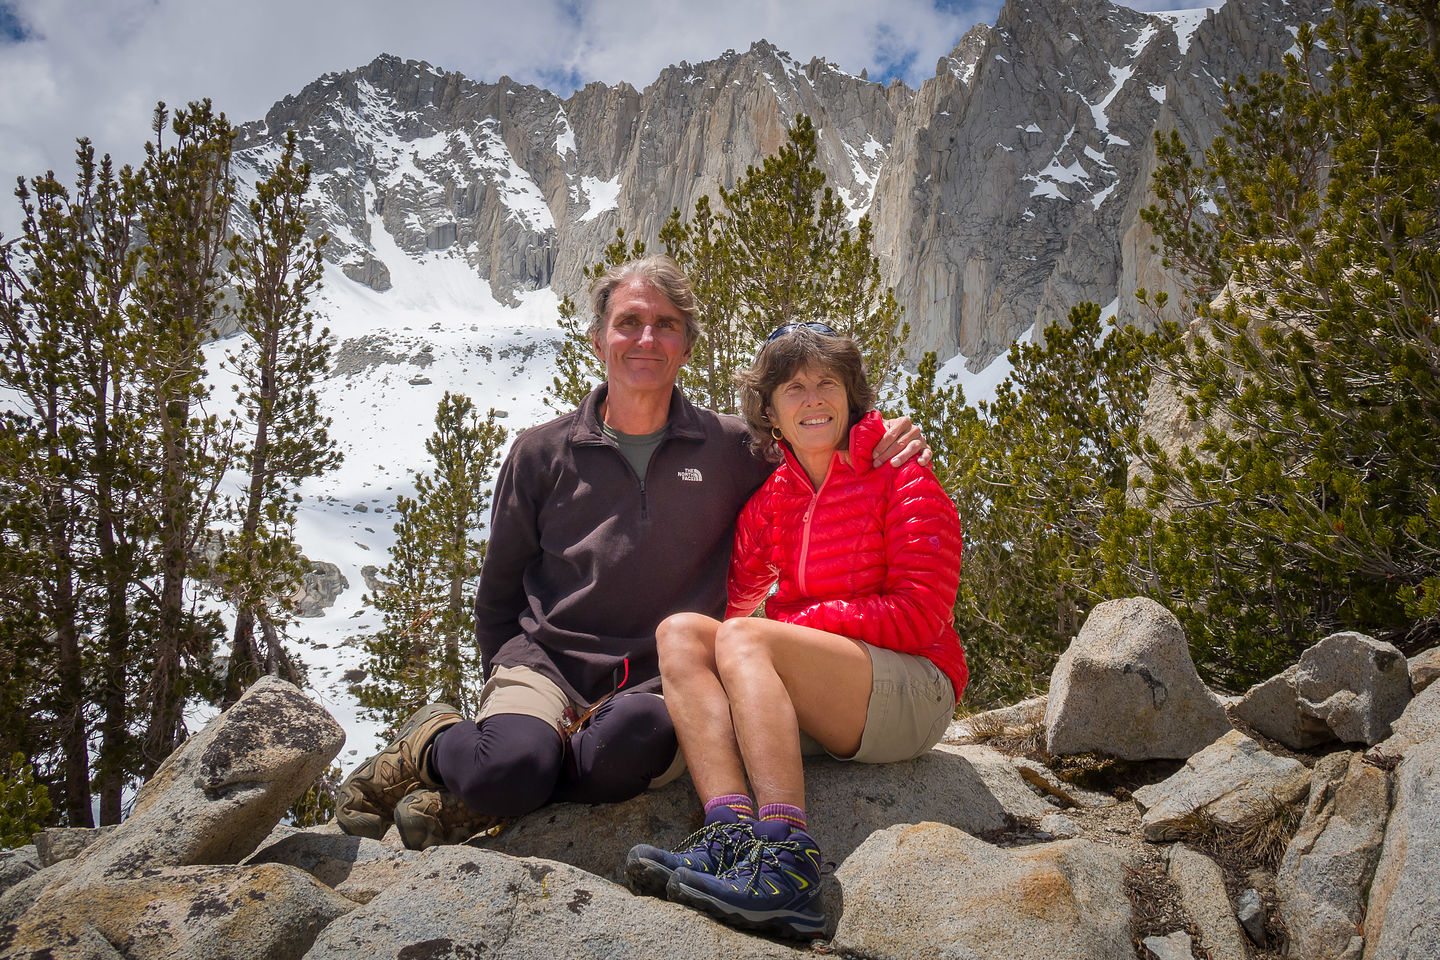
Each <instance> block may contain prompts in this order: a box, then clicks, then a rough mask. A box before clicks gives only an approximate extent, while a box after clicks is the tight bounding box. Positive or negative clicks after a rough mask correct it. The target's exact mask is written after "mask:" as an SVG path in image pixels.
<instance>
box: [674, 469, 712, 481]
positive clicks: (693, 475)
mask: <svg viewBox="0 0 1440 960" xmlns="http://www.w3.org/2000/svg"><path fill="white" fill-rule="evenodd" d="M675 476H677V477H679V478H680V479H681V480H688V481H690V482H691V483H699V482H700V481H701V480H704V479H705V478H704V477H702V476H700V471H699V470H697V469H696V468H695V467H686V468H685V469H684V470H681V471H678V472H677V473H676V474H675Z"/></svg>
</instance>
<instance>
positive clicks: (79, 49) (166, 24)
mask: <svg viewBox="0 0 1440 960" xmlns="http://www.w3.org/2000/svg"><path fill="white" fill-rule="evenodd" d="M0 3H3V4H4V6H5V7H7V9H8V10H9V11H10V12H12V13H13V16H14V18H15V20H16V21H18V23H19V24H20V25H21V26H22V28H23V30H24V32H25V38H24V39H23V40H21V41H20V42H10V43H6V42H4V41H0V77H4V78H5V79H4V88H3V96H0V188H3V190H4V192H5V193H6V194H8V193H9V190H10V186H11V185H12V184H13V183H14V182H15V178H16V176H18V175H21V174H24V175H26V176H30V175H33V174H36V173H39V172H42V171H43V170H45V169H47V168H53V169H55V170H56V172H57V173H60V174H61V175H62V177H64V178H68V176H69V172H70V170H71V169H72V161H71V157H72V154H73V149H74V141H75V138H76V137H79V136H87V137H89V138H91V139H92V140H93V141H94V142H95V144H96V147H97V149H98V150H99V151H100V152H102V153H103V152H110V153H112V154H114V155H115V157H116V159H117V160H120V161H122V162H137V161H138V160H139V158H140V156H141V145H142V144H143V142H144V141H145V139H146V137H147V135H148V131H149V122H150V115H151V111H152V110H153V108H154V106H155V103H156V101H157V100H164V101H165V102H166V103H168V104H170V105H171V106H172V107H173V106H183V105H184V104H185V103H187V102H189V101H191V100H196V99H200V98H202V97H209V98H211V100H212V101H213V102H214V104H215V106H216V107H217V108H218V109H220V110H223V111H225V113H226V114H227V115H228V116H229V117H230V118H231V119H232V120H234V121H236V122H243V121H248V120H253V119H256V118H259V117H261V116H263V115H264V113H265V111H266V110H267V109H268V108H269V107H270V105H271V104H272V103H274V102H275V101H276V100H278V99H280V98H282V97H284V96H285V95H287V94H291V93H296V92H298V91H299V90H300V89H301V88H303V87H304V86H305V85H306V84H307V83H309V82H310V81H312V80H314V79H316V78H317V77H319V76H321V75H322V74H324V73H327V72H332V71H340V70H348V69H352V68H354V67H358V66H361V65H363V64H366V63H368V62H369V61H371V60H372V59H374V58H375V57H376V56H377V55H378V54H380V53H392V54H395V55H397V56H399V57H402V58H407V59H409V58H413V59H417V60H426V61H428V62H430V63H432V64H434V65H435V66H437V67H440V68H443V69H446V70H458V71H459V72H461V73H463V74H465V75H466V76H469V77H471V78H473V79H476V80H490V81H493V80H495V79H498V78H499V77H500V76H502V75H508V76H511V77H513V78H515V79H517V80H520V81H522V82H526V83H535V84H537V85H540V86H549V87H550V89H552V90H554V92H556V93H558V94H560V95H561V96H567V95H568V94H569V93H570V92H571V91H570V89H569V88H566V87H565V86H564V85H563V84H562V83H560V82H557V81H556V80H555V78H557V77H565V78H570V79H571V80H572V81H575V82H578V83H581V84H583V83H585V82H588V81H590V80H600V81H603V82H605V83H616V82H618V81H621V80H625V81H628V82H630V83H632V84H634V85H635V86H636V87H637V88H643V87H644V86H645V85H646V84H648V83H650V82H651V81H653V80H654V79H655V77H656V76H657V75H658V73H659V71H660V70H661V69H663V68H664V67H665V66H666V65H668V64H671V63H679V62H680V61H681V60H689V61H691V62H697V61H702V60H708V59H712V58H714V57H717V56H719V55H720V54H721V53H723V52H724V51H725V50H726V49H727V48H734V49H737V50H744V49H746V48H748V47H749V45H750V44H751V43H752V42H754V41H756V40H760V39H762V38H763V39H766V40H769V41H770V42H772V43H774V44H775V45H776V46H778V47H780V48H781V49H783V50H788V51H789V52H790V53H791V54H793V55H794V56H795V57H796V58H798V59H800V60H802V61H804V60H809V59H810V58H811V57H812V56H821V57H825V58H826V59H828V60H831V61H832V62H835V63H838V64H839V65H840V66H841V67H842V68H843V69H845V70H848V71H851V72H854V73H859V72H860V70H861V69H869V70H870V73H871V75H872V77H874V78H875V79H883V78H882V77H879V76H878V75H877V68H878V67H880V66H881V65H882V64H886V63H895V62H903V61H905V60H906V58H907V57H908V58H909V62H910V65H911V71H910V75H909V76H908V77H907V79H908V80H909V81H910V82H911V83H912V85H913V84H916V83H918V82H919V81H920V80H922V79H924V78H925V77H927V76H929V75H930V73H931V71H932V70H933V67H934V63H935V61H936V60H937V59H938V58H939V57H941V56H943V55H944V54H946V53H948V52H949V51H950V49H951V48H952V47H953V45H954V43H955V42H956V41H957V40H958V39H959V37H960V36H961V35H962V34H963V33H964V32H965V30H967V29H969V27H971V26H973V25H974V24H975V23H976V22H978V21H980V20H987V21H991V22H993V20H994V14H995V11H996V9H998V6H999V4H998V2H997V0H965V2H962V3H960V4H946V5H945V6H946V7H947V9H946V10H945V11H944V12H942V11H940V10H937V9H936V8H935V5H934V4H933V3H932V2H931V0H890V2H887V3H884V4H877V3H874V2H873V0H791V2H788V3H781V2H777V0H735V2H732V3H729V4H720V3H715V2H713V0H704V2H695V3H677V2H675V0H587V2H577V0H525V2H522V3H514V2H503V3H502V2H500V0H478V2H477V0H470V2H466V0H423V2H421V0H416V2H412V3H409V4H401V3H395V2H394V0H344V2H342V0H299V2H297V0H247V2H245V3H238V4H237V3H231V2H224V3H222V2H218V0H105V2H102V3H96V2H94V0H10V2H4V0H0ZM547 81H549V82H548V83H547ZM17 219H18V211H17V209H16V205H15V203H14V202H13V201H11V200H0V231H3V232H4V233H5V234H7V235H13V231H14V227H15V224H16V223H17Z"/></svg>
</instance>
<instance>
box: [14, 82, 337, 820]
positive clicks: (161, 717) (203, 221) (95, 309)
mask: <svg viewBox="0 0 1440 960" xmlns="http://www.w3.org/2000/svg"><path fill="white" fill-rule="evenodd" d="M154 130H155V138H154V140H153V141H152V142H151V143H149V144H147V146H146V159H145V162H144V164H143V165H142V166H141V167H140V169H138V170H132V169H130V168H128V167H127V168H124V169H122V170H119V171H118V172H117V171H116V170H115V169H114V168H113V166H112V165H111V163H110V160H109V158H108V157H107V158H104V159H102V160H99V161H97V160H96V158H95V156H94V152H93V149H92V148H91V146H90V144H89V143H88V142H87V141H84V140H81V141H80V142H79V147H78V149H77V151H76V177H75V182H74V186H73V189H67V188H66V187H65V186H63V185H62V184H61V183H60V182H59V181H58V180H57V178H56V177H55V176H54V175H53V174H46V175H45V176H43V177H36V178H33V179H31V180H30V181H29V182H28V183H27V182H25V181H22V182H21V183H20V185H19V187H18V188H17V190H16V196H17V198H18V199H19V202H20V205H21V211H22V220H21V231H20V234H19V236H17V237H16V238H15V239H13V240H10V241H8V242H4V243H0V387H3V388H5V394H6V402H5V409H4V410H3V411H0V667H3V668H4V670H5V675H6V676H7V677H8V678H9V679H8V682H7V684H6V685H5V687H4V688H3V689H4V696H3V697H0V715H3V720H0V750H3V753H0V756H3V755H9V753H11V752H13V751H14V750H15V749H23V750H24V751H25V752H26V754H27V756H28V757H29V759H30V761H31V763H32V764H33V769H34V770H35V771H36V774H35V775H36V776H37V777H38V778H39V779H40V780H41V781H42V782H45V783H47V784H50V785H53V787H54V789H53V790H52V791H51V792H52V794H53V795H55V796H56V806H57V807H58V809H57V810H55V811H54V815H56V816H58V817H59V818H60V819H62V820H63V821H64V822H65V823H67V824H68V825H70V826H88V825H91V824H92V814H91V809H92V807H91V803H92V791H94V792H97V793H98V794H99V800H100V804H99V806H100V819H101V822H102V823H117V822H119V820H120V816H121V799H122V796H123V792H124V790H125V788H126V786H127V785H128V784H131V783H133V782H134V781H135V780H136V779H138V778H143V777H145V776H148V775H149V773H151V772H152V771H153V770H154V769H155V767H156V766H157V765H158V764H159V762H160V761H161V760H163V759H164V757H165V756H167V755H168V754H169V752H170V751H171V750H172V749H173V748H174V746H175V745H176V744H177V743H178V740H179V738H180V737H182V736H183V734H184V728H183V725H182V722H181V716H182V712H183V707H184V704H185V703H186V701H188V700H192V699H204V700H213V699H214V698H215V697H216V695H217V694H218V688H217V686H216V684H215V682H214V680H213V677H212V675H211V673H210V671H209V662H210V659H211V655H212V648H213V643H214V640H215V638H216V637H217V635H218V632H219V631H218V625H219V621H218V617H216V616H215V615H214V614H204V613H201V612H200V611H198V609H197V605H196V604H197V587H198V584H199V578H200V577H201V576H203V575H206V574H208V573H210V572H211V571H209V570H207V569H206V568H205V567H206V564H205V562H204V561H205V557H206V553H207V550H208V549H209V548H210V547H211V546H212V544H213V542H214V539H215V536H216V534H215V532H214V527H215V522H216V521H217V520H219V519H221V517H220V515H219V510H218V508H219V506H220V484H221V481H222V477H223V476H224V474H225V472H226V471H227V470H228V469H229V468H230V466H231V464H232V463H234V462H235V461H234V456H235V454H236V450H235V447H234V445H233V443H232V433H233V431H234V429H235V428H236V425H235V424H222V423H221V422H220V421H219V419H218V418H217V417H216V416H214V415H213V414H212V413H209V412H207V410H206V409H205V407H206V404H207V401H208V399H209V398H208V396H207V391H206V388H205V386H204V367H203V355H202V352H201V346H202V343H203V341H204V340H205V339H206V337H207V336H208V335H209V331H210V329H211V328H212V326H213V325H214V324H215V323H216V322H217V321H218V320H220V319H221V318H222V317H224V315H225V314H226V313H227V312H228V311H229V309H230V307H229V306H227V300H226V295H227V294H226V286H227V283H233V284H234V293H235V295H236V296H237V297H238V301H239V303H240V313H241V321H242V324H254V323H258V322H260V318H261V317H262V315H263V314H265V312H266V309H267V307H265V306H264V305H263V303H262V301H263V299H264V298H265V297H270V298H271V300H272V301H273V302H281V301H283V303H284V304H285V306H284V308H283V309H282V310H281V311H280V313H279V314H276V315H277V316H279V315H281V314H283V315H284V317H286V318H287V319H286V322H289V323H291V324H294V325H296V329H304V328H305V324H308V323H309V317H308V315H307V314H306V313H305V309H304V299H305V297H306V296H308V294H309V293H310V292H311V291H313V289H314V286H315V282H316V281H317V280H318V273H315V271H317V270H318V259H316V258H315V256H314V250H313V248H310V247H308V246H307V243H308V242H307V241H304V240H303V221H301V225H300V226H299V227H298V231H300V232H298V233H297V227H296V224H295V222H294V220H295V218H297V217H299V216H300V213H299V208H298V202H299V196H300V193H301V192H303V184H301V183H300V181H299V180H298V179H297V177H298V176H299V170H298V168H296V167H294V165H293V163H289V162H288V161H287V167H288V169H287V170H282V171H281V172H279V173H277V174H276V177H274V178H272V179H271V181H267V183H268V184H269V186H267V185H266V184H262V191H261V201H260V204H259V206H258V208H257V209H258V210H259V214H257V221H259V222H258V223H257V226H256V230H257V231H258V233H256V234H254V235H253V236H252V239H250V240H241V239H234V240H233V242H231V243H230V249H229V251H228V254H229V256H230V259H231V261H232V268H233V269H232V272H230V273H228V274H227V273H226V272H224V271H222V269H221V266H222V261H223V260H224V259H225V254H226V253H227V251H226V249H225V248H226V243H227V240H230V239H231V224H232V217H233V215H234V213H235V211H234V209H233V203H232V200H233V196H234V190H235V183H234V178H233V176H232V175H231V174H230V171H229V157H230V148H231V143H232V141H233V137H234V129H233V128H232V127H231V126H230V125H229V123H228V122H227V121H226V120H225V118H224V116H223V115H216V114H215V113H214V112H213V111H212V110H211V107H210V105H209V103H208V102H204V103H196V104H191V105H190V106H189V108H188V109H186V110H181V111H178V112H176V114H175V115H174V117H173V120H172V119H171V118H170V116H169V114H168V112H167V111H166V110H165V109H164V105H163V104H162V105H161V106H160V107H159V108H158V109H157V110H156V113H155V127H154ZM286 177H289V178H290V179H289V180H288V181H286V182H285V183H283V184H282V183H280V181H281V180H284V179H285V178H286ZM281 237H285V238H288V239H287V240H285V241H284V242H285V243H288V244H289V245H290V246H289V248H288V249H289V250H290V254H287V255H293V256H292V259H291V260H290V261H289V263H290V264H291V267H290V268H282V269H281V271H280V273H279V274H274V273H273V271H272V272H271V273H266V271H269V270H270V269H271V267H273V266H274V265H275V264H276V263H284V262H285V256H287V255H276V254H274V253H273V251H272V250H271V246H274V245H278V243H279V238H281ZM285 269H292V270H293V271H294V272H292V273H290V274H289V275H286V274H285V272H284V271H285ZM270 276H280V277H281V278H282V282H281V283H280V284H278V285H277V284H275V283H271V284H270V285H269V286H268V287H267V286H266V278H267V277H270ZM287 283H288V286H284V284H287ZM267 291H268V292H267ZM277 298H278V299H277ZM287 311H288V312H287ZM305 336H308V337H311V341H310V345H309V346H308V347H306V350H308V351H309V353H308V356H309V357H310V362H311V363H312V364H313V363H317V362H318V363H320V364H321V366H320V367H316V368H315V369H320V368H323V356H322V355H323V353H324V351H325V350H327V349H328V343H327V344H321V343H319V341H318V340H316V339H315V338H314V337H313V335H312V334H311V333H307V334H305ZM321 339H323V337H322V338H321ZM284 343H285V341H284V338H283V335H282V338H281V344H282V345H281V348H280V350H279V351H278V355H279V356H282V357H283V356H285V355H286V354H285V351H286V350H287V349H290V348H288V347H286V346H284ZM253 369H254V370H255V371H257V372H258V371H260V365H259V364H258V363H257V364H256V365H255V366H254V368H253ZM265 376H272V377H273V378H274V383H273V384H272V387H273V389H274V391H275V395H276V396H278V397H283V398H290V397H295V396H299V392H298V391H299V390H300V388H299V387H298V386H292V385H291V384H290V383H288V382H287V381H286V378H288V377H292V376H298V373H297V371H296V370H295V369H294V367H293V365H292V366H286V365H285V364H284V363H280V364H278V365H277V366H275V368H274V370H273V371H271V373H269V374H261V379H263V378H264V377H265ZM258 396H259V394H258V392H257V393H254V394H253V396H252V395H247V398H246V399H244V400H243V401H242V409H245V410H249V409H252V408H254V407H258V405H259V402H260V401H259V400H258V399H256V398H258ZM287 402H289V401H287ZM309 404H310V406H309V408H308V409H309V410H310V411H311V412H312V413H313V400H312V401H309ZM282 406H283V404H282ZM299 407H300V408H304V407H305V404H304V403H303V402H301V403H300V404H299ZM310 422H313V421H304V420H302V419H297V418H296V416H295V415H294V414H293V413H281V414H277V415H275V417H274V418H272V421H271V430H272V437H273V431H274V430H276V429H278V430H280V431H282V432H285V433H289V432H290V431H292V430H296V429H299V430H301V431H302V433H303V432H304V431H305V430H307V429H308V427H306V426H305V424H306V423H310ZM309 439H310V440H312V441H313V440H315V439H316V438H314V437H311V438H309ZM320 439H321V440H323V433H322V434H321V437H320ZM289 444H290V441H289V440H288V439H287V440H284V441H281V442H279V443H278V444H276V443H273V442H272V444H271V448H270V449H271V450H272V453H271V455H270V457H269V459H268V461H267V462H268V466H266V467H264V469H263V472H264V473H265V475H266V476H267V477H268V478H269V479H267V480H266V484H268V486H265V487H264V488H263V489H264V491H266V492H265V496H266V497H271V498H273V499H272V500H269V501H266V500H264V499H263V498H262V502H261V509H260V518H261V520H262V521H263V523H262V524H261V526H262V527H263V526H264V525H265V524H270V526H269V528H267V529H266V531H265V536H266V537H267V538H269V540H268V541H266V542H272V541H274V540H275V539H276V538H277V537H278V536H279V531H280V529H282V528H284V527H285V525H286V521H285V519H284V518H285V517H286V516H288V514H287V513H286V511H287V510H288V509H290V508H289V507H288V504H287V505H286V506H276V505H275V504H278V503H280V501H281V500H282V499H283V497H284V496H285V494H284V493H283V492H278V493H277V492H276V491H277V490H280V489H281V488H283V487H284V484H285V483H291V484H292V485H293V478H294V477H295V476H296V475H297V472H298V468H297V467H296V466H295V465H294V464H293V463H291V462H290V461H289V460H287V459H286V458H287V457H289V454H288V453H287V452H286V451H288V450H289V446H288V445H289ZM276 449H279V450H280V451H281V453H280V454H278V455H277V454H275V453H273V451H274V450H276ZM255 450H256V446H255V444H254V443H253V441H252V442H251V443H249V444H248V445H244V446H242V447H241V449H240V453H241V454H242V455H243V457H244V460H243V462H244V465H245V466H247V467H257V460H256V457H255V455H254V454H255ZM277 457H278V459H277ZM287 477H289V478H291V479H289V480H287V479H286V478H287ZM277 484H278V485H279V486H276V485H277ZM267 504H268V505H267ZM272 517H278V518H280V520H279V522H278V523H277V522H273V521H272V519H271V518H272ZM237 524H239V521H237ZM242 526H243V524H242ZM256 542H261V541H260V538H258V537H257V538H256ZM268 549H271V548H270V547H265V548H263V549H262V550H261V551H259V553H260V555H263V554H264V550H268ZM292 549H293V548H292ZM280 552H282V553H283V551H280ZM255 569H257V570H260V573H259V574H258V577H257V578H263V577H264V576H266V575H267V574H266V571H265V570H263V569H261V567H260V566H257V567H255ZM273 582H274V581H273V580H272V581H270V583H271V584H273ZM238 602H239V598H237V603H238Z"/></svg>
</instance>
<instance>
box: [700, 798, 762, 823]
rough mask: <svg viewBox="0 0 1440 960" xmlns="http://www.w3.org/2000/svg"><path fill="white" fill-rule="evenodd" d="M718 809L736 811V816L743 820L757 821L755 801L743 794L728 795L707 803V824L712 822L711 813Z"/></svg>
mask: <svg viewBox="0 0 1440 960" xmlns="http://www.w3.org/2000/svg"><path fill="white" fill-rule="evenodd" d="M716 807H729V808H730V809H731V810H734V811H735V814H736V816H738V817H740V819H742V820H754V819H755V801H754V800H751V799H750V798H749V797H747V796H745V794H743V793H727V794H725V796H723V797H714V798H712V799H710V800H706V801H705V822H706V823H709V822H710V813H711V812H712V811H713V810H714V809H715V808H716Z"/></svg>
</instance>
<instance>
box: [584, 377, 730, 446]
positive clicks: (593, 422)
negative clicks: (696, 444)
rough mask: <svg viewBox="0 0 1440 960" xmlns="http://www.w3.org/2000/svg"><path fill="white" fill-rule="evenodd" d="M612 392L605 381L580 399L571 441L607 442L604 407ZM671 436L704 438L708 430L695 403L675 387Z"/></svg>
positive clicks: (669, 421)
mask: <svg viewBox="0 0 1440 960" xmlns="http://www.w3.org/2000/svg"><path fill="white" fill-rule="evenodd" d="M609 393H610V386H609V384H604V383H602V384H601V385H600V386H598V387H596V388H595V389H594V390H592V391H590V393H589V395H587V396H586V397H585V399H584V400H582V401H580V407H579V410H578V416H576V417H575V426H574V428H573V429H572V431H571V433H570V442H571V443H575V444H578V445H580V446H594V445H597V444H599V445H606V444H608V443H609V441H608V440H606V439H605V434H604V433H602V432H601V430H600V408H601V406H602V405H603V404H604V403H605V398H606V397H607V396H608V395H609ZM666 427H667V429H668V431H669V432H668V434H667V439H669V438H677V437H678V438H680V439H682V440H704V439H705V430H704V427H703V426H702V425H701V423H700V416H699V414H698V413H697V412H696V410H695V407H694V405H693V404H691V403H690V401H689V400H686V399H685V397H684V396H683V395H682V394H681V393H680V388H679V387H675V388H673V389H672V390H671V391H670V411H669V413H668V414H666Z"/></svg>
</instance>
